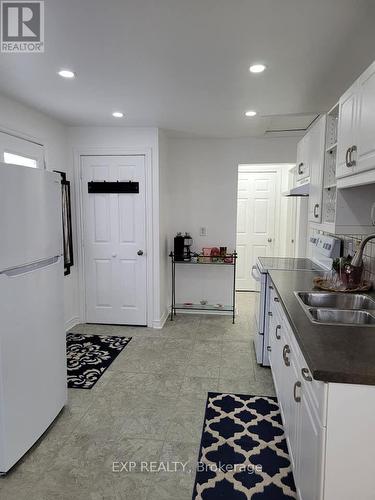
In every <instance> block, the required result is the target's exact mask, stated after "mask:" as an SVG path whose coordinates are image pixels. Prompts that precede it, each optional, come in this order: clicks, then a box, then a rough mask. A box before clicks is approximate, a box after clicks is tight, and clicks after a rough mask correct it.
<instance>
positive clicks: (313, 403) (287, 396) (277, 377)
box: [270, 292, 325, 500]
mask: <svg viewBox="0 0 375 500" xmlns="http://www.w3.org/2000/svg"><path fill="white" fill-rule="evenodd" d="M275 299H276V300H275ZM270 309H271V311H270V312H271V314H272V316H271V317H270V360H271V369H272V374H273V378H274V382H275V387H276V391H277V397H278V401H279V405H280V409H281V413H282V418H283V423H284V430H285V435H286V439H287V442H288V449H289V455H290V458H291V462H292V467H293V473H294V480H295V482H296V487H297V491H298V495H299V498H301V499H303V500H319V499H322V498H323V497H322V491H321V485H322V464H323V450H324V436H325V427H324V425H323V421H324V418H322V417H324V416H322V415H321V414H320V412H319V408H317V402H318V401H321V399H322V397H321V396H320V395H316V393H317V392H318V393H319V391H323V392H324V391H325V387H324V386H325V384H324V383H319V382H317V381H313V380H312V379H311V375H310V372H309V370H308V369H307V365H306V363H305V361H304V358H303V356H302V354H301V352H300V350H299V348H298V345H297V343H296V340H295V338H294V335H293V333H292V331H291V329H290V326H289V324H288V322H287V320H286V317H285V314H284V313H283V310H282V306H281V304H280V302H279V299H278V297H277V295H276V293H275V292H273V294H271V301H270ZM310 379H311V380H310ZM309 385H311V387H310V386H309ZM314 393H315V394H314ZM314 395H315V397H314ZM323 406H324V405H323Z"/></svg>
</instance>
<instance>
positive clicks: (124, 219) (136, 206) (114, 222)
mask: <svg viewBox="0 0 375 500" xmlns="http://www.w3.org/2000/svg"><path fill="white" fill-rule="evenodd" d="M81 163H82V208H83V214H82V215H83V220H82V227H83V246H84V278H85V296H86V321H87V322H90V323H109V324H129V325H146V324H147V314H146V313H147V306H146V304H147V278H146V264H147V260H146V250H147V249H146V186H145V157H144V156H135V155H133V156H130V155H129V156H82V157H81ZM130 180H131V181H134V182H139V193H138V194H107V193H105V194H89V193H88V189H87V183H88V182H90V181H112V182H116V181H130ZM138 251H142V252H143V254H142V255H138Z"/></svg>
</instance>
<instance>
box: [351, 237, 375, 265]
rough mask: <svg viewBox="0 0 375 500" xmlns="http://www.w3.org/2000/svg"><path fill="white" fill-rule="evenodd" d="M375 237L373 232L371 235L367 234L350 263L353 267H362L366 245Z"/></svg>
mask: <svg viewBox="0 0 375 500" xmlns="http://www.w3.org/2000/svg"><path fill="white" fill-rule="evenodd" d="M373 239H375V234H371V235H370V236H367V238H365V239H364V240H363V241H362V242H361V244H360V245H359V248H358V250H357V251H356V253H355V255H354V257H353V258H352V261H351V263H350V265H351V266H352V267H362V266H363V251H364V249H365V246H366V245H367V243H368V242H369V241H370V240H373Z"/></svg>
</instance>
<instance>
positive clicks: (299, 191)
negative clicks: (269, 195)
mask: <svg viewBox="0 0 375 500" xmlns="http://www.w3.org/2000/svg"><path fill="white" fill-rule="evenodd" d="M283 194H284V196H309V194H310V183H309V182H306V183H305V184H300V185H299V186H295V187H293V188H291V189H290V190H289V191H287V192H286V193H283Z"/></svg>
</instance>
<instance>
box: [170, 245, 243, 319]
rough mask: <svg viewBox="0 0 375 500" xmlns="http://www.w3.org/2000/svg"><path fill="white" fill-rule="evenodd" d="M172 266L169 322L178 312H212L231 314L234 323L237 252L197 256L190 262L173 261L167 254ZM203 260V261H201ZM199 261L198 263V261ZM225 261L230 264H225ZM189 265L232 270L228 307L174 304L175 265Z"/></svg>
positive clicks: (172, 257)
mask: <svg viewBox="0 0 375 500" xmlns="http://www.w3.org/2000/svg"><path fill="white" fill-rule="evenodd" d="M169 257H170V258H171V264H172V304H171V321H173V318H174V316H176V314H177V311H178V310H184V311H188V310H191V311H213V312H231V313H232V322H233V323H234V322H235V316H236V264H237V252H233V253H230V254H226V255H221V256H219V255H202V254H200V255H198V261H197V262H192V261H191V260H175V258H174V254H173V252H171V253H170V254H169ZM203 259H204V261H203ZM199 260H200V261H199ZM225 260H227V261H229V260H230V262H225ZM179 264H183V265H190V266H197V267H198V266H223V267H224V266H230V267H232V268H233V289H232V304H230V305H221V306H219V305H212V304H190V303H185V304H181V303H176V265H179Z"/></svg>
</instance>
